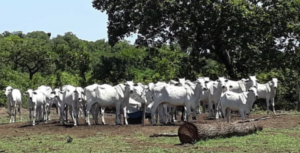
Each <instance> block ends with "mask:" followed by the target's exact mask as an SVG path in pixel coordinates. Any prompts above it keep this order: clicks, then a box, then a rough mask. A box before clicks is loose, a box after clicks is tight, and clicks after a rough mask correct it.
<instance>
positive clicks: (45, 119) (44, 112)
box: [43, 104, 47, 121]
mask: <svg viewBox="0 0 300 153" xmlns="http://www.w3.org/2000/svg"><path fill="white" fill-rule="evenodd" d="M43 118H44V121H47V112H46V104H44V105H43Z"/></svg>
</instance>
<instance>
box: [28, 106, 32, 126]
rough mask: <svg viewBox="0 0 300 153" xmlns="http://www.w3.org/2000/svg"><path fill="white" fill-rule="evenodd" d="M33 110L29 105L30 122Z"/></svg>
mask: <svg viewBox="0 0 300 153" xmlns="http://www.w3.org/2000/svg"><path fill="white" fill-rule="evenodd" d="M31 110H32V107H31V106H29V109H28V111H29V122H30V123H31V121H32V112H31Z"/></svg>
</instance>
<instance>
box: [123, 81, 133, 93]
mask: <svg viewBox="0 0 300 153" xmlns="http://www.w3.org/2000/svg"><path fill="white" fill-rule="evenodd" d="M124 85H125V86H126V87H128V88H129V92H130V94H132V93H133V86H134V85H135V84H134V82H133V80H131V81H126V82H125V83H124Z"/></svg>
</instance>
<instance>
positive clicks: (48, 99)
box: [37, 85, 53, 121]
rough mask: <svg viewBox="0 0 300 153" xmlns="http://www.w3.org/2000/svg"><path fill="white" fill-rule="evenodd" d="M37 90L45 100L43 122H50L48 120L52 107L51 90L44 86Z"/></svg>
mask: <svg viewBox="0 0 300 153" xmlns="http://www.w3.org/2000/svg"><path fill="white" fill-rule="evenodd" d="M37 90H39V91H41V92H42V93H43V94H44V96H45V98H46V105H45V111H46V112H45V114H46V115H45V117H46V118H45V120H46V121H47V120H51V118H50V110H51V107H52V102H53V100H52V97H51V93H52V88H51V87H50V86H46V85H41V86H39V87H38V88H37Z"/></svg>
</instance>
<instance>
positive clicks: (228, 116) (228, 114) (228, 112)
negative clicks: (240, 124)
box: [226, 108, 231, 123]
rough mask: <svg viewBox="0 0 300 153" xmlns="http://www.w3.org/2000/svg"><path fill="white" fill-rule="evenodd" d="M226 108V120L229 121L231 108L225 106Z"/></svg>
mask: <svg viewBox="0 0 300 153" xmlns="http://www.w3.org/2000/svg"><path fill="white" fill-rule="evenodd" d="M226 110H227V112H226V114H227V122H228V123H229V122H230V117H231V110H230V109H229V108H227V109H226Z"/></svg>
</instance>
